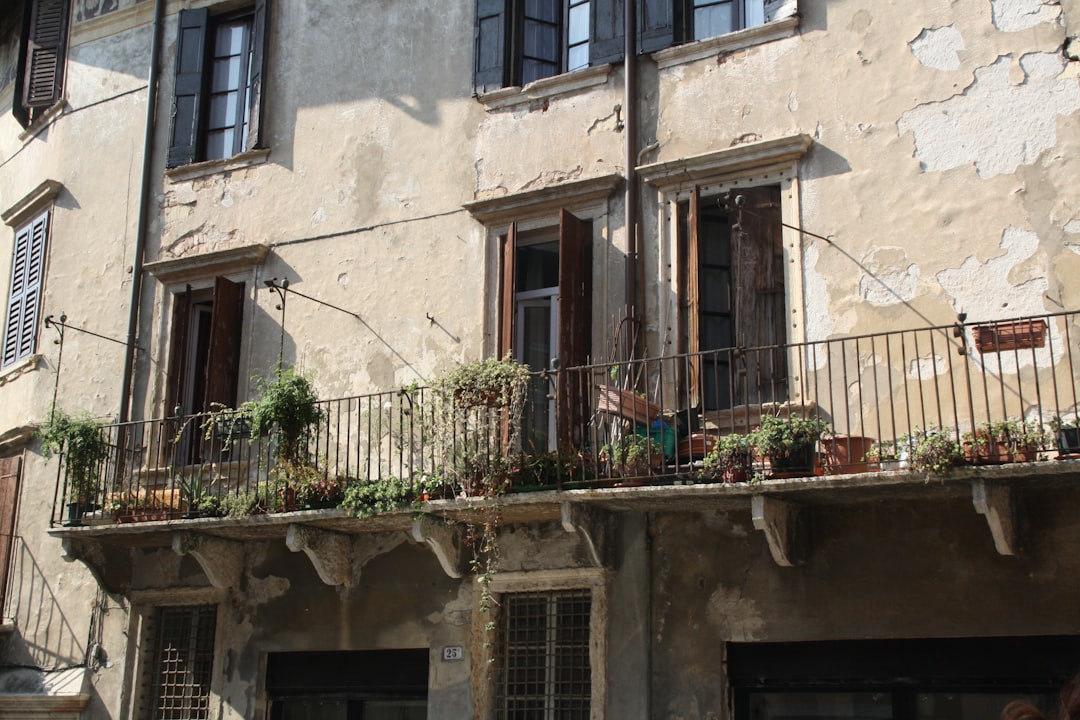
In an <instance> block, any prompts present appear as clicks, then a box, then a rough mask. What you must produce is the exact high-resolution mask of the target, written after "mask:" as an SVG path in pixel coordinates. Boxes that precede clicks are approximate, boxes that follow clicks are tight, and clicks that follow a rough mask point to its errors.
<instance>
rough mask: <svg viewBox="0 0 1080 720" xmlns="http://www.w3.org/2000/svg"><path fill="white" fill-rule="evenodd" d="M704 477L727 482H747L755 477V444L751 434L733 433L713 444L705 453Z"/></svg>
mask: <svg viewBox="0 0 1080 720" xmlns="http://www.w3.org/2000/svg"><path fill="white" fill-rule="evenodd" d="M703 465H704V469H703V470H702V477H704V478H707V479H715V480H720V481H721V482H726V483H738V482H747V481H748V480H750V478H751V477H753V471H754V445H753V442H752V438H751V436H750V435H742V434H739V433H731V434H729V435H724V436H723V437H721V438H720V439H719V440H717V441H716V443H715V444H713V446H712V449H711V450H710V451H709V452H708V453H707V454H706V455H705V460H704V461H703Z"/></svg>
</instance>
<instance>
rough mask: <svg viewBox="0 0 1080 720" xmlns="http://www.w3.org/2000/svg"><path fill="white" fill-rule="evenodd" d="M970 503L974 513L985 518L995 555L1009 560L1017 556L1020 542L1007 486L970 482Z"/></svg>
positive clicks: (979, 481)
mask: <svg viewBox="0 0 1080 720" xmlns="http://www.w3.org/2000/svg"><path fill="white" fill-rule="evenodd" d="M971 502H972V504H973V505H975V512H977V513H979V514H980V515H983V516H985V517H986V524H987V525H989V526H990V535H991V536H993V538H994V549H995V550H997V551H998V554H999V555H1005V556H1007V557H1013V556H1015V555H1016V554H1017V553H1019V552H1020V545H1021V540H1022V538H1021V533H1020V522H1019V513H1018V512H1017V507H1016V505H1017V502H1016V496H1015V493H1014V491H1013V489H1012V488H1011V487H1009V486H1007V485H995V484H987V482H986V480H981V479H980V480H972V481H971Z"/></svg>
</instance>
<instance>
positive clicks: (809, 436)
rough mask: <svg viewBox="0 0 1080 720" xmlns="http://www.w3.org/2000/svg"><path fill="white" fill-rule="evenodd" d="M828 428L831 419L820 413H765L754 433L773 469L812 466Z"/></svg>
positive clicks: (794, 468) (797, 468)
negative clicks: (790, 414)
mask: <svg viewBox="0 0 1080 720" xmlns="http://www.w3.org/2000/svg"><path fill="white" fill-rule="evenodd" d="M828 431H829V423H827V422H826V421H825V420H823V419H821V418H819V417H809V418H799V417H789V418H783V417H779V416H776V415H766V416H765V417H763V418H761V427H760V428H758V429H757V430H755V431H754V432H753V433H751V437H752V442H753V444H754V446H755V447H756V448H757V449H758V451H759V452H760V453H761V454H762V455H764V456H765V457H767V458H769V465H770V467H771V468H772V469H773V470H789V469H790V470H813V465H814V449H815V447H816V446H817V441H818V440H819V439H820V438H821V436H822V435H824V434H825V433H827V432H828Z"/></svg>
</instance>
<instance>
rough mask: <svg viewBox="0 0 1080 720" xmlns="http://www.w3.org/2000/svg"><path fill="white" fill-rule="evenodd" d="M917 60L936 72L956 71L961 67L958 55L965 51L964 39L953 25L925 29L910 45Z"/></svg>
mask: <svg viewBox="0 0 1080 720" xmlns="http://www.w3.org/2000/svg"><path fill="white" fill-rule="evenodd" d="M908 47H910V48H911V54H912V55H914V56H915V59H916V60H918V61H919V62H920V63H922V64H923V65H925V66H926V67H929V68H934V69H935V70H955V69H956V68H958V67H960V56H959V55H958V53H959V52H960V51H961V50H963V49H964V38H963V36H961V35H960V31H959V30H957V29H956V28H955V27H953V26H952V25H946V26H945V27H940V28H936V29H933V30H931V29H929V28H927V29H925V30H923V31H922V32H921V33H920V34H919V37H917V38H915V39H914V40H912V41H911V42H909V43H908Z"/></svg>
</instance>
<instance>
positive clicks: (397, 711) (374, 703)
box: [364, 700, 427, 720]
mask: <svg viewBox="0 0 1080 720" xmlns="http://www.w3.org/2000/svg"><path fill="white" fill-rule="evenodd" d="M364 720H427V700H368V701H367V702H366V703H364Z"/></svg>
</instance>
